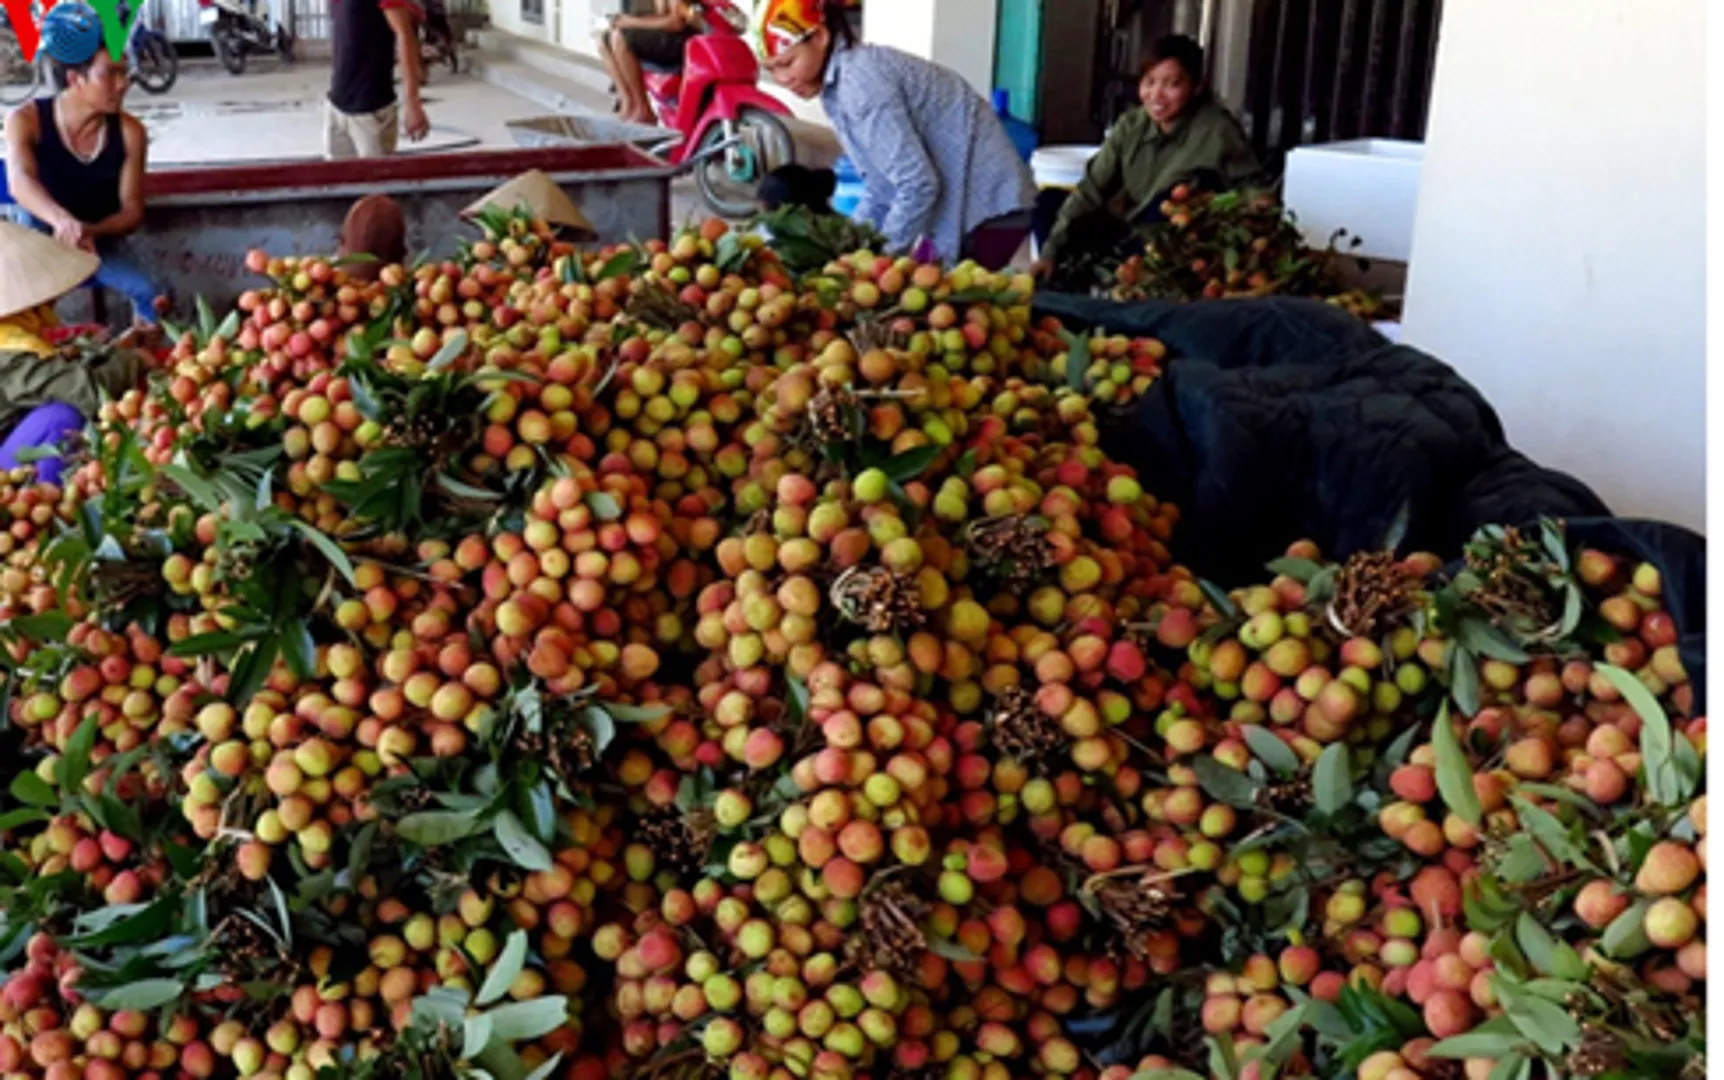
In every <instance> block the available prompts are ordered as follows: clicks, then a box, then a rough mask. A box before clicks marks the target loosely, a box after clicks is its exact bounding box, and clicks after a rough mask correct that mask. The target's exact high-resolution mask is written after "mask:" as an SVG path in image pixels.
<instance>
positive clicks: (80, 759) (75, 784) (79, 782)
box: [60, 713, 102, 794]
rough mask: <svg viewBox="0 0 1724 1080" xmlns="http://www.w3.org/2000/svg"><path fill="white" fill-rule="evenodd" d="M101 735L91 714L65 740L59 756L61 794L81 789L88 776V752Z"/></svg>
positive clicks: (93, 715)
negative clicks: (64, 745) (63, 748)
mask: <svg viewBox="0 0 1724 1080" xmlns="http://www.w3.org/2000/svg"><path fill="white" fill-rule="evenodd" d="M101 733H102V731H101V724H100V723H98V722H97V720H96V716H95V714H93V713H92V714H91V715H89V716H86V717H84V721H83V723H81V724H79V725H78V729H77V730H76V731H74V732H72V737H71V738H70V739H67V740H66V749H65V750H64V751H63V752H62V753H61V755H60V790H61V791H62V792H65V793H67V794H71V793H73V792H76V791H78V790H79V789H80V788H81V787H83V784H84V777H86V776H88V775H89V774H90V751H92V750H94V749H95V747H96V739H97V737H98V736H100V735H101Z"/></svg>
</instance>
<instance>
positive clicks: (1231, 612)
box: [1197, 578, 1239, 619]
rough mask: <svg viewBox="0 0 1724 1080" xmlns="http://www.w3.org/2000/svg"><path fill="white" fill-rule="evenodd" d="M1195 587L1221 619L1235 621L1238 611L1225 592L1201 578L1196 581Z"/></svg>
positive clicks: (1211, 582) (1213, 583)
mask: <svg viewBox="0 0 1724 1080" xmlns="http://www.w3.org/2000/svg"><path fill="white" fill-rule="evenodd" d="M1197 587H1198V588H1199V589H1202V590H1203V596H1204V598H1205V599H1206V600H1208V601H1209V603H1210V606H1211V607H1213V608H1215V610H1216V611H1217V612H1219V613H1220V615H1221V617H1222V618H1224V619H1237V618H1238V617H1239V609H1238V608H1237V607H1235V606H1234V604H1233V600H1232V598H1231V597H1229V596H1228V595H1227V590H1225V589H1223V588H1222V587H1221V586H1219V585H1217V584H1215V582H1213V581H1206V580H1204V579H1203V578H1198V579H1197Z"/></svg>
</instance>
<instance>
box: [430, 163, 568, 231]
mask: <svg viewBox="0 0 1724 1080" xmlns="http://www.w3.org/2000/svg"><path fill="white" fill-rule="evenodd" d="M487 206H496V207H501V208H502V209H504V210H517V209H519V208H520V207H522V206H525V207H526V208H527V210H528V211H529V212H531V213H532V215H533V216H534V217H536V218H538V219H539V220H541V221H543V222H545V223H546V224H548V225H560V226H562V227H563V228H565V229H569V230H571V231H573V232H575V233H577V234H579V236H580V237H581V238H582V239H587V240H591V239H594V238H596V237H597V236H598V235H599V232H598V230H597V229H595V228H593V223H592V222H590V221H588V220H587V216H586V215H585V214H583V213H581V211H580V209H579V208H578V207H576V206H575V204H574V203H573V202H570V201H569V196H568V195H567V194H566V193H565V192H564V191H563V189H562V188H561V187H560V186H559V185H558V184H557V182H556V181H555V180H552V179H551V178H550V177H549V176H546V175H545V174H544V173H543V172H541V171H540V170H538V169H533V170H532V171H530V172H524V173H522V174H521V175H520V176H517V177H515V178H514V179H513V180H511V181H509V182H508V183H507V184H504V185H503V186H502V187H500V188H498V189H497V190H495V191H493V192H491V193H490V194H489V195H486V196H484V197H482V198H481V199H479V201H478V202H476V203H474V204H473V205H472V206H469V207H468V208H467V209H465V210H463V211H461V216H462V217H472V216H473V215H475V214H477V213H479V211H481V210H483V209H485V208H486V207H487Z"/></svg>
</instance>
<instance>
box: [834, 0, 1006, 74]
mask: <svg viewBox="0 0 1724 1080" xmlns="http://www.w3.org/2000/svg"><path fill="white" fill-rule="evenodd" d="M998 22H999V0H864V2H863V4H862V38H863V40H865V41H867V42H868V43H869V44H871V45H890V46H892V47H893V48H895V49H902V50H903V51H905V52H907V53H909V54H911V55H912V56H920V57H922V58H923V59H925V60H932V61H934V62H935V63H938V64H943V65H945V66H946V67H949V68H951V69H952V70H953V71H956V72H957V73H958V74H960V75H962V76H963V77H964V78H965V79H966V80H968V82H969V84H970V85H971V86H973V87H975V88H976V91H977V92H978V93H980V94H982V95H984V96H988V95H991V94H992V93H993V89H994V40H995V37H996V31H997V29H998Z"/></svg>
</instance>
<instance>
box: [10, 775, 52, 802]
mask: <svg viewBox="0 0 1724 1080" xmlns="http://www.w3.org/2000/svg"><path fill="white" fill-rule="evenodd" d="M8 790H10V791H11V793H12V797H13V798H14V799H17V800H18V801H19V802H21V803H23V804H24V805H25V806H36V807H42V808H44V809H47V808H51V807H55V806H58V805H59V804H60V797H59V796H58V795H57V794H55V793H54V787H53V785H52V784H50V783H48V781H46V780H44V779H42V778H41V777H40V776H37V775H36V774H35V773H34V772H32V771H30V770H29V769H23V770H20V771H19V772H18V774H17V775H16V776H14V777H12V786H11V787H10V788H9V789H8Z"/></svg>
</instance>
